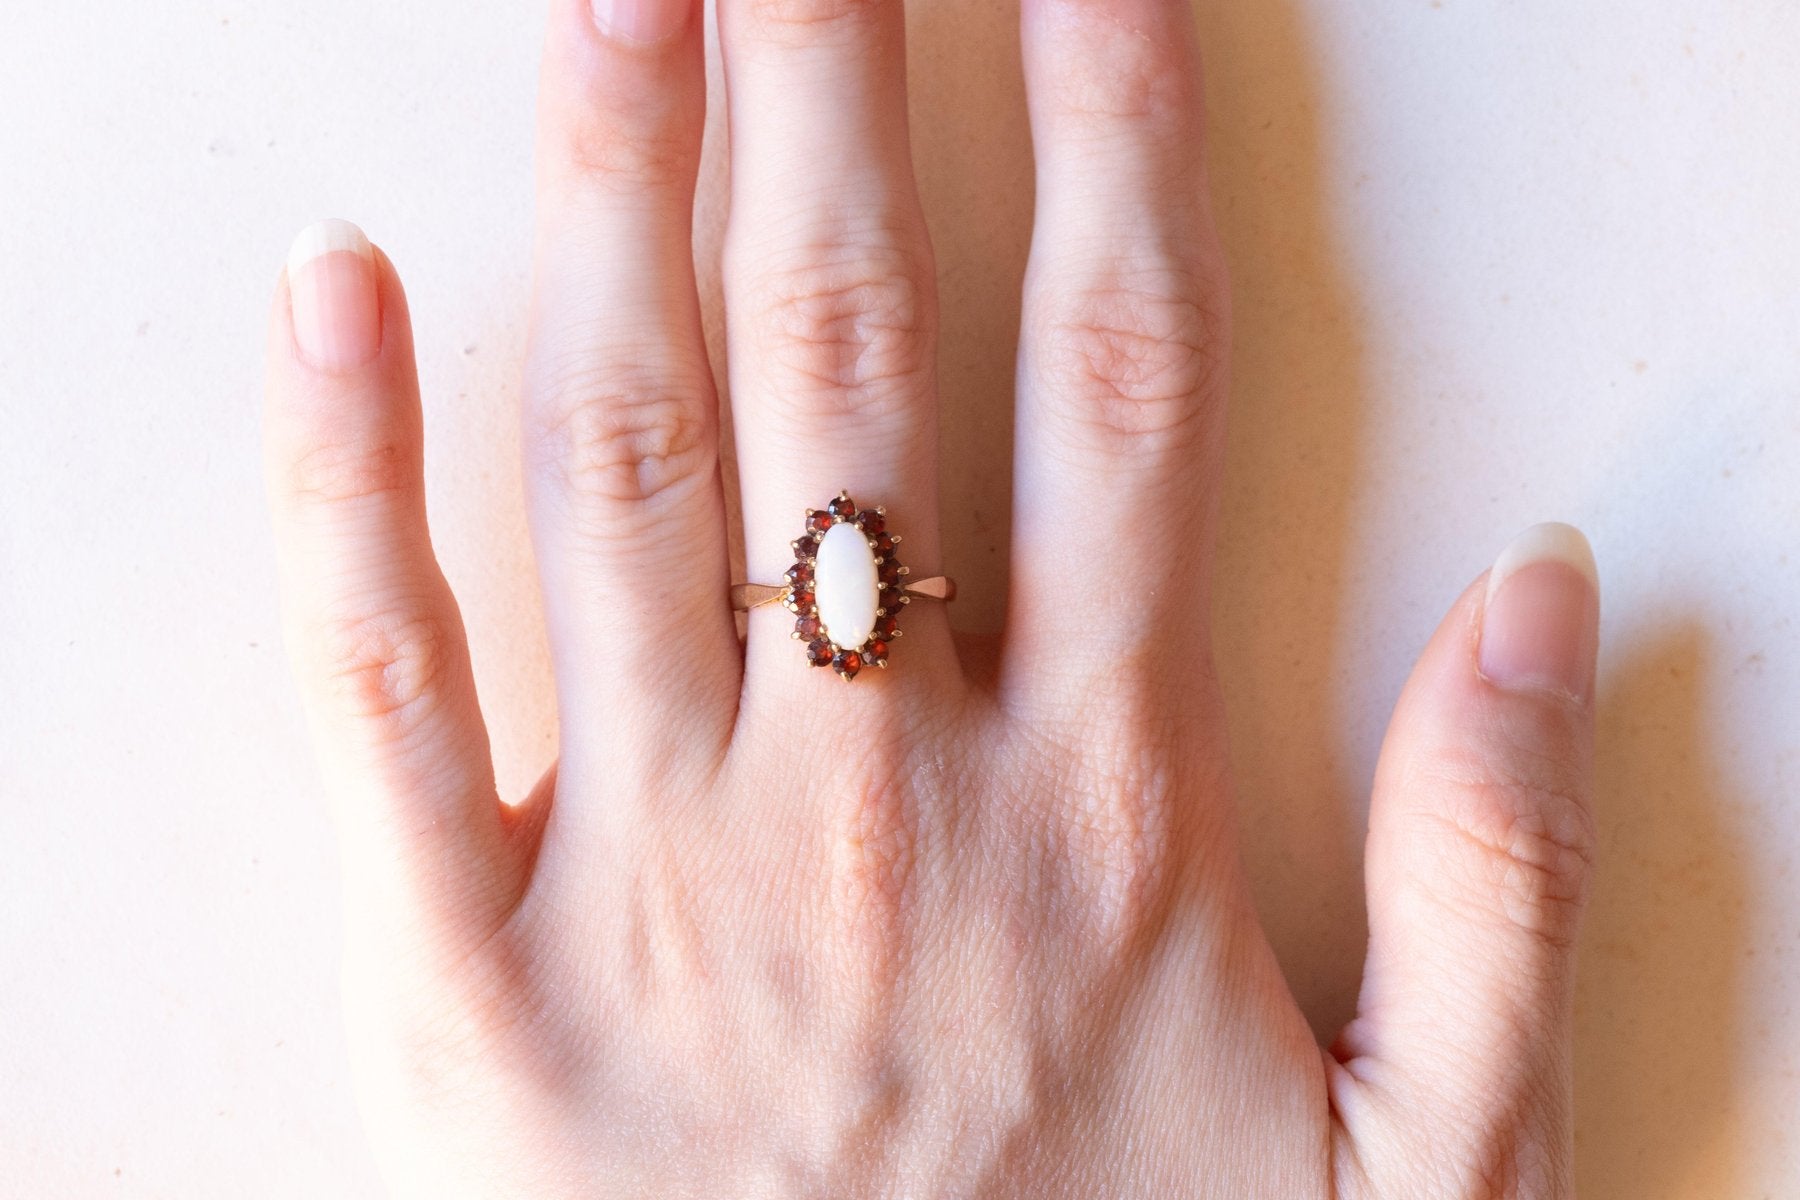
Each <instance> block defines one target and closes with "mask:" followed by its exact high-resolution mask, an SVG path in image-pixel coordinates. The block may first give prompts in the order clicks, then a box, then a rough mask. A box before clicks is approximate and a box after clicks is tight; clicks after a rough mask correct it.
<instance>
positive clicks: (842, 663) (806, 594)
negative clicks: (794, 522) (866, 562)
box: [787, 492, 909, 679]
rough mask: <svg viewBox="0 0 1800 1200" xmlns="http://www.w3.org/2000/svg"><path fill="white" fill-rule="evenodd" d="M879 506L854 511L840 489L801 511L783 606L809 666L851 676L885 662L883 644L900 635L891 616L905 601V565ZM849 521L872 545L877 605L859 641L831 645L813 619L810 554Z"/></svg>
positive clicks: (816, 614)
mask: <svg viewBox="0 0 1800 1200" xmlns="http://www.w3.org/2000/svg"><path fill="white" fill-rule="evenodd" d="M883 511H884V510H883V509H882V508H881V507H880V506H879V505H877V506H876V507H874V508H865V509H861V510H860V511H859V510H858V509H857V507H856V502H855V501H853V500H851V499H850V497H849V496H848V495H846V494H845V493H843V492H839V493H838V494H837V499H835V500H833V501H832V502H831V503H830V504H828V505H826V506H825V507H824V508H809V509H807V510H806V532H805V533H804V534H803V535H801V536H800V537H798V538H795V539H794V559H795V562H794V565H793V566H791V567H789V568H788V572H787V583H788V588H789V591H788V599H787V606H788V609H789V610H790V611H791V612H793V614H794V636H795V637H797V638H799V639H800V640H802V641H804V642H805V643H806V661H807V662H809V663H811V664H812V665H813V666H815V667H830V668H832V669H833V670H835V671H836V672H837V673H838V674H839V675H841V676H843V677H844V678H845V679H854V678H856V673H857V672H858V671H860V670H862V669H863V668H864V667H866V666H876V667H885V666H887V657H888V643H889V642H891V641H893V640H894V639H895V638H897V637H899V636H900V630H899V629H898V628H896V624H897V622H896V618H897V616H898V615H899V612H900V607H901V606H902V605H904V604H907V603H909V601H908V599H907V596H906V593H905V591H904V590H903V588H904V584H903V581H902V577H903V576H904V575H905V574H906V569H905V568H904V567H902V566H901V565H900V560H899V559H898V558H896V557H895V556H894V546H895V545H896V544H897V543H898V542H899V541H900V536H899V535H898V534H893V533H889V532H888V531H887V526H886V524H885V523H884V522H883V520H882V514H883ZM844 524H850V525H855V526H856V527H857V528H858V529H861V530H862V531H863V534H864V535H865V536H867V537H868V539H869V541H870V542H871V543H873V545H874V547H875V571H876V576H877V578H879V579H880V580H881V599H880V606H881V607H880V610H879V611H878V612H877V613H876V616H875V632H874V633H872V634H870V635H869V640H868V641H866V642H864V643H863V644H862V645H861V646H857V647H850V646H837V645H834V644H833V643H832V641H831V639H830V638H829V637H828V636H827V634H828V633H829V632H830V631H829V630H827V629H826V628H825V627H824V626H823V625H821V624H820V623H819V606H818V605H817V604H816V603H814V601H813V558H814V556H815V555H816V554H817V553H818V550H819V539H820V538H822V537H824V536H825V531H826V530H827V529H830V528H831V527H832V526H833V525H844Z"/></svg>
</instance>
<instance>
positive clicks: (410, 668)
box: [317, 607, 458, 741]
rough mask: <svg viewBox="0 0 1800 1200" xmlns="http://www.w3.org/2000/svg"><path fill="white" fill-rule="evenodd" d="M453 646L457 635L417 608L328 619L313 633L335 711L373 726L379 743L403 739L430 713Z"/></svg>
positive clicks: (455, 643)
mask: <svg viewBox="0 0 1800 1200" xmlns="http://www.w3.org/2000/svg"><path fill="white" fill-rule="evenodd" d="M457 644H458V636H457V634H456V632H455V631H453V630H452V629H450V628H448V627H447V626H446V624H445V622H444V621H443V619H442V618H440V617H438V616H436V615H435V614H432V613H430V612H429V611H427V610H425V609H424V608H422V607H410V608H400V607H394V608H389V609H386V610H384V611H381V612H377V613H375V614H374V615H372V616H370V615H364V616H357V617H346V618H339V617H334V618H327V619H326V620H325V621H323V622H322V623H321V626H320V628H319V630H318V634H317V645H318V647H319V652H320V655H321V658H322V661H323V665H324V672H325V684H326V687H327V688H328V689H329V691H330V693H331V695H332V698H333V699H334V700H335V701H336V703H337V707H338V708H339V710H340V711H343V712H344V713H346V714H347V715H349V716H353V717H360V718H364V719H366V720H372V721H375V722H378V723H379V724H380V725H382V726H383V727H384V730H385V732H384V735H383V738H382V740H384V741H399V740H403V739H404V738H405V736H406V735H407V734H408V733H409V732H410V731H411V730H412V729H414V728H416V727H417V726H418V725H419V723H420V722H421V721H423V720H424V719H425V717H426V716H427V715H428V714H429V712H430V710H431V709H432V707H433V706H434V705H435V703H436V702H437V699H438V696H439V693H440V691H441V685H442V681H443V679H444V676H445V673H446V671H447V670H448V669H449V667H450V663H451V660H452V658H453V657H454V655H455V647H456V646H457Z"/></svg>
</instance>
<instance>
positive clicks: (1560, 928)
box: [1434, 765, 1597, 948]
mask: <svg viewBox="0 0 1800 1200" xmlns="http://www.w3.org/2000/svg"><path fill="white" fill-rule="evenodd" d="M1449 774H1450V779H1451V782H1452V786H1451V787H1450V788H1449V789H1447V795H1444V796H1442V797H1441V799H1440V800H1439V801H1438V805H1439V806H1438V808H1437V809H1436V810H1434V816H1435V817H1436V819H1437V820H1438V821H1440V822H1441V823H1442V825H1443V827H1444V828H1445V829H1446V831H1447V832H1448V833H1449V835H1450V836H1451V837H1453V838H1454V839H1455V840H1456V841H1457V842H1458V843H1460V845H1461V846H1462V847H1463V848H1464V849H1465V850H1467V851H1471V852H1472V853H1471V854H1469V855H1468V857H1467V858H1466V859H1465V861H1466V862H1467V863H1468V864H1469V866H1468V868H1467V883H1468V884H1469V886H1470V887H1471V888H1472V889H1474V891H1475V893H1476V894H1477V895H1479V896H1482V897H1491V900H1488V901H1487V903H1490V904H1492V905H1494V906H1496V907H1497V911H1498V913H1499V914H1500V915H1501V916H1503V917H1504V918H1505V920H1506V921H1507V922H1508V923H1509V924H1511V925H1513V926H1515V927H1517V928H1518V929H1520V930H1521V931H1523V932H1525V933H1527V934H1530V935H1531V936H1532V937H1533V938H1535V939H1537V940H1540V941H1542V942H1543V943H1545V944H1547V945H1550V946H1553V947H1558V948H1564V947H1568V946H1570V945H1573V943H1574V940H1575V934H1576V929H1577V926H1578V923H1579V920H1580V915H1581V907H1582V904H1583V901H1584V900H1585V898H1586V892H1587V883H1588V878H1589V876H1590V875H1591V873H1592V869H1593V862H1594V855H1595V847H1596V842H1597V834H1596V831H1595V825H1594V818H1593V814H1592V812H1591V811H1590V809H1589V807H1588V804H1587V802H1586V798H1585V795H1584V794H1583V792H1582V791H1581V790H1580V789H1579V788H1576V787H1573V786H1570V785H1567V784H1564V783H1560V782H1557V781H1554V780H1550V779H1545V778H1537V777H1533V776H1530V775H1527V774H1522V773H1516V772H1507V771H1499V770H1496V769H1495V768H1493V767H1492V766H1479V765H1472V766H1470V767H1468V769H1465V770H1457V769H1456V767H1455V765H1452V766H1451V767H1450V769H1449Z"/></svg>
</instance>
